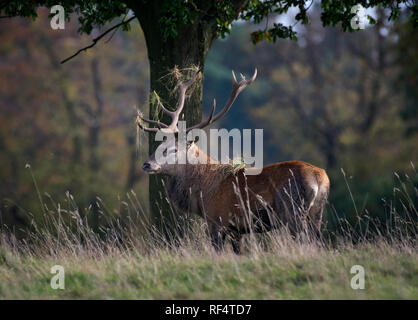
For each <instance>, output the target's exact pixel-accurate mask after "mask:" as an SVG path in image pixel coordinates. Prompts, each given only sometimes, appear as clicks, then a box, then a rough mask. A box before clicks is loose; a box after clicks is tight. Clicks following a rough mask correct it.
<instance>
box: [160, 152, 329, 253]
mask: <svg viewBox="0 0 418 320" xmlns="http://www.w3.org/2000/svg"><path fill="white" fill-rule="evenodd" d="M197 152H201V151H200V150H197ZM224 169H225V165H220V164H198V165H190V164H188V165H177V169H176V173H175V174H171V179H170V180H169V182H168V184H167V192H168V195H169V197H170V199H171V200H172V201H173V202H174V204H175V205H176V206H177V207H178V208H180V209H181V210H185V211H191V212H194V213H196V214H199V215H200V216H202V217H204V218H205V219H206V220H207V221H208V224H209V227H210V232H211V237H212V242H213V244H214V246H215V248H216V249H220V248H222V246H223V242H224V239H225V236H226V235H230V236H231V240H232V245H233V248H234V250H235V251H236V252H239V242H240V241H239V240H240V238H241V235H242V234H244V233H247V232H250V231H254V232H263V231H268V230H271V229H273V228H278V227H280V226H285V227H287V228H289V230H290V232H291V233H292V234H294V235H297V234H298V233H300V232H302V233H306V232H308V231H309V230H313V231H314V232H315V233H317V234H319V230H320V227H321V221H322V212H323V209H324V206H325V203H326V201H327V197H328V192H329V185H330V183H329V179H328V176H327V174H326V173H325V171H324V170H323V169H320V168H317V167H315V166H313V165H311V164H309V163H306V162H303V161H286V162H280V163H276V164H272V165H269V166H266V167H264V168H263V171H262V172H261V173H260V174H259V175H245V174H244V171H243V170H241V171H239V172H238V173H237V174H235V175H234V174H231V175H229V176H225V170H224Z"/></svg>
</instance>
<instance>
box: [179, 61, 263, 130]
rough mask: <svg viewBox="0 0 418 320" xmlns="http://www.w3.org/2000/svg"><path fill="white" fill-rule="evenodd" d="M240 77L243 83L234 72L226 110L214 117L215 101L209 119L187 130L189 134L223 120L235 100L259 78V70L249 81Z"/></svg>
mask: <svg viewBox="0 0 418 320" xmlns="http://www.w3.org/2000/svg"><path fill="white" fill-rule="evenodd" d="M240 75H241V81H240V82H237V78H236V77H235V73H234V71H232V92H231V95H230V96H229V99H228V101H227V102H226V104H225V106H224V108H223V109H222V110H221V111H220V112H219V113H218V114H217V115H216V116H213V114H214V113H215V108H216V100H215V99H214V100H213V106H212V110H211V112H210V115H209V117H208V119H206V120H204V121H202V122H201V123H199V124H196V125H194V126H192V127H189V128H187V130H186V131H187V132H189V131H190V130H192V129H203V128H204V127H206V126H208V125H210V124H211V123H214V122H215V121H216V120H218V119H220V118H222V117H223V116H224V115H225V114H226V113H227V112H228V111H229V109H230V108H231V106H232V104H233V103H234V101H235V99H236V98H237V97H238V95H239V94H240V92H241V91H242V90H244V89H245V88H246V87H247V86H249V85H250V84H251V83H253V81H254V80H255V78H256V77H257V69H255V70H254V74H253V76H252V77H251V79H249V80H246V79H245V76H243V75H242V73H240Z"/></svg>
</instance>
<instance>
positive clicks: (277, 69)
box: [0, 1, 418, 229]
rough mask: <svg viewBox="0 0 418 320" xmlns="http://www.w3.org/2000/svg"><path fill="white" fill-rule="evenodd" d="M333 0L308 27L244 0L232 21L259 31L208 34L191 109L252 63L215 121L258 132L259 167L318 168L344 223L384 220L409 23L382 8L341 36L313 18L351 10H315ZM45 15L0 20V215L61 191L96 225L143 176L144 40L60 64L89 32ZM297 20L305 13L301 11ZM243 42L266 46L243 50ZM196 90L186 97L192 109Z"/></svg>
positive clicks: (413, 106) (409, 139)
mask: <svg viewBox="0 0 418 320" xmlns="http://www.w3.org/2000/svg"><path fill="white" fill-rule="evenodd" d="M254 3H255V2H254ZM257 3H258V5H260V2H257ZM263 3H266V4H267V3H269V2H263ZM289 3H292V1H289ZM334 4H335V3H334ZM334 4H332V3H331V2H328V1H323V2H322V6H323V8H322V9H323V10H324V6H325V12H328V13H329V12H334V13H335V14H336V15H335V16H332V15H331V16H327V15H326V14H325V16H324V12H322V13H320V10H319V8H316V7H315V6H312V7H311V11H310V13H309V16H310V17H311V20H310V23H309V24H302V25H296V27H294V28H284V25H283V24H280V23H278V21H279V20H278V18H277V17H275V14H277V15H280V14H281V13H283V12H286V11H287V10H288V9H289V8H290V7H291V6H289V7H288V8H282V9H281V10H282V11H280V10H279V11H271V10H270V9H269V8H271V7H268V6H267V7H265V8H264V9H265V10H264V11H263V10H261V9H262V5H260V6H261V7H260V6H254V7H251V5H253V2H249V4H248V5H249V6H250V7H249V9H248V10H249V11H248V12H250V11H251V10H252V11H251V12H253V15H252V16H247V17H245V16H242V19H243V20H250V19H254V21H253V22H260V23H261V24H262V25H263V29H261V31H260V30H259V28H258V27H255V26H254V25H252V24H248V23H246V22H244V21H239V22H237V23H236V25H235V26H234V28H233V29H232V31H231V34H230V35H229V36H227V37H226V39H225V40H218V41H216V42H215V43H214V45H213V49H212V50H211V51H210V54H209V56H208V58H207V62H206V69H205V83H204V87H205V95H204V97H203V99H204V103H203V106H204V111H206V112H208V111H209V110H208V109H206V107H209V106H210V105H211V103H210V101H211V99H212V98H213V97H216V98H217V100H218V101H222V100H226V97H227V96H228V94H229V89H230V81H231V79H230V70H231V69H235V70H239V71H242V72H247V73H250V72H251V71H252V70H253V68H254V67H257V68H258V69H259V74H260V75H259V78H258V79H257V81H256V82H255V83H254V85H253V86H252V88H251V90H249V91H248V92H246V94H245V95H243V96H242V97H240V99H239V101H238V102H237V105H236V106H235V107H234V108H232V109H231V112H230V114H229V116H228V117H226V118H225V119H224V122H223V123H222V124H220V125H222V126H224V127H226V128H264V129H265V132H264V136H265V143H264V147H265V148H264V150H265V154H264V157H265V159H266V161H265V162H266V163H271V162H277V161H284V160H289V159H301V160H305V161H308V162H311V163H313V164H315V165H318V166H320V167H323V168H325V169H327V171H328V172H329V173H330V175H331V179H332V189H331V190H332V191H331V198H330V206H329V208H328V211H329V212H330V211H331V212H335V213H337V215H339V216H346V217H348V218H350V217H354V216H355V214H356V212H366V210H367V212H369V214H370V215H382V218H383V219H384V212H385V211H384V208H383V206H382V198H390V197H391V196H392V194H393V186H394V184H395V181H394V175H393V171H398V172H407V171H408V170H409V169H410V168H411V167H410V162H411V161H412V162H414V163H415V162H416V159H417V150H416V145H417V142H418V138H417V134H416V130H415V129H414V128H416V123H417V112H416V110H417V97H416V92H417V90H416V81H417V80H416V79H417V65H418V61H417V51H416V44H415V43H416V41H415V39H416V29H414V28H413V24H414V20H408V17H406V18H405V17H402V16H400V18H399V19H398V20H397V22H396V23H394V22H387V21H388V18H389V17H390V16H391V15H392V13H393V11H390V10H389V11H387V10H383V9H379V10H377V11H376V12H375V16H376V18H377V19H376V26H371V27H369V28H367V29H366V30H361V31H359V32H357V33H354V34H345V33H343V32H341V31H339V28H334V27H330V28H327V29H324V28H323V27H322V24H323V23H325V24H337V22H339V21H342V20H344V21H349V19H348V18H351V16H350V15H349V16H346V17H344V19H342V18H343V17H342V16H338V12H340V11H344V10H345V9H346V8H347V7H348V5H349V4H348V3H347V4H345V5H344V6H343V7H341V8H331V9H332V10H334V11H332V10H331V9H329V8H328V9H329V10H328V9H327V8H326V6H331V7H332V6H333V5H334ZM303 8H305V7H303ZM307 8H308V6H306V9H307ZM122 9H123V8H122ZM122 9H121V10H122ZM285 9H286V10H285ZM299 9H300V8H299ZM167 10H168V9H167ZM170 10H171V9H170ZM257 10H261V11H257ZM327 10H328V11H327ZM122 11H123V10H122ZM302 11H303V10H302ZM48 12H49V10H42V9H38V15H39V16H40V17H39V18H38V19H37V20H36V21H35V22H33V21H28V20H23V19H1V20H0V24H1V28H0V56H1V60H0V74H1V76H0V124H1V126H0V148H1V155H0V164H1V167H0V177H1V182H2V183H1V185H0V199H2V207H1V217H2V222H3V223H6V224H8V225H10V226H17V227H22V226H27V225H29V224H30V221H31V219H32V217H33V218H35V219H38V218H39V216H40V215H42V209H41V208H40V205H39V196H40V197H41V198H42V201H46V202H47V203H50V205H54V201H61V200H62V199H63V198H64V199H63V201H64V202H65V201H70V199H69V197H65V196H64V195H65V192H66V191H67V190H68V191H69V192H70V193H71V194H72V195H73V196H74V197H75V199H76V201H77V203H78V204H79V207H80V211H82V212H83V213H84V214H86V215H88V217H89V218H90V221H91V223H92V225H93V226H94V227H95V228H96V229H98V227H99V226H100V225H102V221H100V211H101V209H100V205H99V204H98V202H100V201H102V200H103V202H105V203H106V205H107V206H108V207H109V208H110V210H109V211H110V212H113V209H115V212H116V213H115V215H117V214H120V212H121V210H120V207H121V202H122V201H123V199H125V194H126V192H128V191H129V190H130V189H134V190H135V192H137V193H138V194H139V195H140V198H141V199H142V200H143V201H144V203H146V201H145V199H146V196H147V193H148V190H147V178H146V177H145V176H144V175H143V174H142V173H141V172H140V171H139V166H138V161H139V160H138V156H137V152H136V150H135V132H136V129H135V127H134V123H133V119H134V115H135V108H134V105H139V106H140V107H141V108H142V109H143V110H144V107H143V106H142V104H145V103H146V101H147V92H148V90H149V86H148V79H149V77H150V75H149V73H148V60H147V58H148V57H149V54H150V53H149V48H148V52H147V48H146V47H145V39H144V37H143V36H142V32H141V28H140V27H139V25H138V24H136V23H131V24H132V26H131V28H135V30H136V32H135V33H132V32H129V33H110V34H109V37H108V38H109V39H110V41H108V42H106V43H105V42H104V41H103V42H100V43H99V44H98V45H97V46H96V47H95V48H93V49H91V50H89V51H87V54H83V55H80V56H78V57H77V58H76V59H73V60H72V61H71V63H70V64H64V65H62V66H61V65H59V61H60V60H61V59H62V58H63V57H65V56H66V55H67V53H68V52H73V51H74V52H75V51H77V50H78V49H79V48H81V47H83V45H88V44H90V43H91V41H92V39H91V38H89V37H88V36H80V35H78V34H77V29H78V28H79V27H80V25H78V24H77V23H76V22H74V19H73V20H72V21H73V22H67V23H66V30H65V31H53V30H51V29H50V27H49V19H48V17H47V15H48ZM344 12H345V11H344ZM116 13H117V12H116ZM244 13H245V11H244ZM172 14H174V13H172ZM266 16H269V19H265V17H266ZM320 16H321V18H322V22H321V20H320ZM247 18H248V19H247ZM109 19H110V17H109ZM225 19H227V21H229V22H228V23H227V24H219V22H217V24H218V27H219V28H220V29H219V30H218V31H217V32H219V33H220V34H227V33H228V32H229V24H230V22H231V21H230V20H231V19H229V20H228V17H225ZM347 19H348V20H347ZM106 21H107V20H103V21H102V24H104V22H106ZM297 21H299V22H307V21H306V20H305V17H304V15H303V14H302V15H299V16H298V18H297V19H296V22H297ZM167 23H168V22H167ZM88 25H89V23H84V24H82V27H83V26H84V27H87V26H88ZM90 25H91V27H92V28H91V30H84V31H87V32H90V33H91V37H92V38H95V37H97V36H98V35H99V34H100V31H99V29H97V28H94V21H93V22H91V24H90ZM264 25H265V26H264ZM345 27H346V28H347V27H348V26H347V25H345ZM170 28H171V30H175V28H174V27H173V26H171V27H170V26H168V29H167V30H170ZM173 28H174V29H173ZM296 31H297V34H298V37H299V41H298V42H292V41H288V40H287V41H286V40H279V38H294V37H295V35H296V34H295V33H294V32H296ZM139 35H140V36H139ZM274 35H275V36H274ZM250 37H251V39H252V40H253V42H258V41H259V40H263V39H265V40H277V42H276V43H275V44H272V43H265V42H261V43H260V44H258V45H257V46H252V45H250V44H249V39H250ZM272 37H273V38H274V39H273V38H272ZM206 53H207V52H206ZM173 63H174V62H173ZM160 71H161V72H162V70H160ZM152 86H153V84H152V82H151V87H152ZM200 95H201V93H200ZM200 99H201V96H200V97H199V94H198V97H197V98H196V99H195V102H196V101H197V102H196V104H199V108H200V102H199V101H200ZM189 108H191V107H189ZM151 112H152V111H151ZM187 112H188V111H187ZM190 112H191V113H193V114H194V115H195V116H193V117H192V118H193V119H194V120H193V121H197V120H198V118H200V111H199V110H198V111H196V110H191V111H190ZM142 140H143V139H141V141H142ZM143 147H146V146H143ZM143 147H142V146H141V148H140V150H142V151H144V148H143ZM26 164H30V168H25V165H26ZM341 168H344V169H345V172H346V173H347V174H346V176H345V177H344V175H343V174H342V172H341V171H340V169H341ZM32 173H33V175H34V177H35V178H36V182H37V188H39V195H38V193H37V190H36V188H35V185H34V181H33V178H32ZM344 178H346V180H347V182H348V184H349V185H350V187H351V191H352V193H353V198H354V204H353V200H352V199H351V197H350V195H349V193H348V191H347V184H346V181H345V179H344ZM414 183H415V184H416V181H415V182H414ZM44 192H48V194H49V195H50V197H51V198H52V199H54V201H52V200H48V198H49V196H45V195H44ZM96 196H98V197H99V198H96ZM5 199H7V200H5ZM100 199H102V200H100ZM122 207H123V206H122ZM27 211H29V212H31V213H32V214H28V212H27ZM331 222H332V221H331Z"/></svg>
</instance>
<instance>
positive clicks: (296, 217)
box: [274, 181, 318, 238]
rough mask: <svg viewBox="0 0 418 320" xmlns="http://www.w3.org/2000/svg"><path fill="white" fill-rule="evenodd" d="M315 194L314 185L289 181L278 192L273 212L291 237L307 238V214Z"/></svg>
mask: <svg viewBox="0 0 418 320" xmlns="http://www.w3.org/2000/svg"><path fill="white" fill-rule="evenodd" d="M317 194H318V185H317V184H316V183H311V184H309V183H301V182H296V181H290V183H289V184H288V185H287V186H284V187H283V188H282V189H280V190H278V192H277V194H276V198H275V203H274V206H275V210H276V211H277V212H278V213H279V216H280V217H281V218H280V220H281V221H282V222H283V224H284V225H285V226H287V228H288V229H289V231H290V234H291V235H292V237H294V238H300V237H302V238H306V237H307V236H309V229H310V226H309V223H310V220H309V212H310V211H311V209H312V208H313V207H314V205H315V199H316V197H317Z"/></svg>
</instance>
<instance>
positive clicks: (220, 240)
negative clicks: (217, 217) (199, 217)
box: [209, 224, 226, 252]
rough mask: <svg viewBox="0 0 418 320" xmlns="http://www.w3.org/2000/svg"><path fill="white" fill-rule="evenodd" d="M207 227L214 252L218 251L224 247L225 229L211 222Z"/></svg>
mask: <svg viewBox="0 0 418 320" xmlns="http://www.w3.org/2000/svg"><path fill="white" fill-rule="evenodd" d="M209 229H210V231H209V232H210V238H211V242H212V246H213V247H214V248H215V250H216V252H220V251H221V250H222V249H223V247H224V242H225V235H226V234H225V231H224V230H222V228H221V227H219V226H218V225H216V224H211V225H210V227H209Z"/></svg>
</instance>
